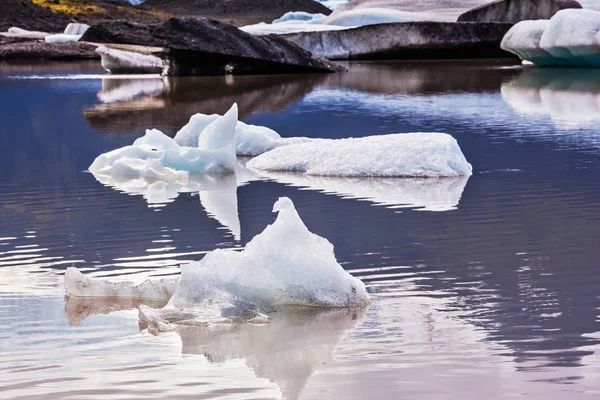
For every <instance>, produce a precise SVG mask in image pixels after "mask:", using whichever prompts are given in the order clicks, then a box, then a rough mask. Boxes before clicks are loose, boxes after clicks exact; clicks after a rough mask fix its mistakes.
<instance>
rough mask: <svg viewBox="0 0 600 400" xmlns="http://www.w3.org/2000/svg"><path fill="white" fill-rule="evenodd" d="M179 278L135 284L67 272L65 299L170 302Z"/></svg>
mask: <svg viewBox="0 0 600 400" xmlns="http://www.w3.org/2000/svg"><path fill="white" fill-rule="evenodd" d="M178 281H179V278H162V279H160V280H154V281H153V280H146V281H144V282H143V283H141V284H139V285H136V284H134V283H133V282H109V281H105V280H103V279H93V278H88V277H86V276H85V275H83V274H82V273H81V272H80V271H79V270H78V269H77V268H75V267H69V268H67V271H66V272H65V278H64V283H65V297H113V298H124V299H125V298H126V299H153V300H169V299H170V298H171V296H173V293H174V292H175V289H176V288H177V284H178Z"/></svg>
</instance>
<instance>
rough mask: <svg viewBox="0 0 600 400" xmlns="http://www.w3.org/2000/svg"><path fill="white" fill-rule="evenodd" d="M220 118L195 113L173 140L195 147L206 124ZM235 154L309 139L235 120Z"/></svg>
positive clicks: (264, 149) (265, 149) (202, 134)
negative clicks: (284, 136) (283, 136)
mask: <svg viewBox="0 0 600 400" xmlns="http://www.w3.org/2000/svg"><path fill="white" fill-rule="evenodd" d="M218 118H220V115H218V114H210V115H207V114H201V113H198V114H195V115H193V116H192V117H191V118H190V122H188V123H187V124H186V125H185V126H184V127H183V128H181V129H180V130H179V132H177V134H176V135H175V137H174V140H175V142H176V143H177V144H179V145H180V146H187V147H197V146H199V144H200V143H199V140H201V138H202V137H203V136H204V135H205V134H204V130H205V129H206V127H207V126H209V125H210V124H211V123H213V122H214V121H215V120H217V119H218ZM235 134H236V154H237V155H238V156H248V157H252V156H257V155H259V154H262V153H264V152H266V151H269V150H272V149H274V148H277V147H280V146H285V145H288V144H293V143H300V142H305V141H309V140H311V139H308V138H301V137H300V138H282V137H281V136H280V135H279V134H278V133H277V132H275V131H274V130H272V129H269V128H267V127H264V126H257V125H248V124H245V123H243V122H242V121H237V125H236V127H235Z"/></svg>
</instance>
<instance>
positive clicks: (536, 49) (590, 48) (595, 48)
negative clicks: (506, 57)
mask: <svg viewBox="0 0 600 400" xmlns="http://www.w3.org/2000/svg"><path fill="white" fill-rule="evenodd" d="M500 47H502V48H503V49H504V50H506V51H510V52H512V53H514V54H516V55H518V56H519V57H520V58H521V59H523V60H526V61H530V62H532V63H534V64H536V65H546V66H579V67H600V12H598V11H594V10H588V9H566V10H561V11H559V12H557V13H556V14H554V16H553V17H552V18H551V19H550V20H539V21H521V22H519V23H518V24H516V25H515V26H513V27H512V28H511V29H510V30H509V31H508V32H507V33H506V35H505V36H504V38H503V39H502V43H501V45H500Z"/></svg>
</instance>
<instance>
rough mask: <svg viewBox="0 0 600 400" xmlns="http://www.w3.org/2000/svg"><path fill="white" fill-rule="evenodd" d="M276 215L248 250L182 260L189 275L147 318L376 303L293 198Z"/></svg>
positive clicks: (187, 319)
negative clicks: (313, 229) (303, 217)
mask: <svg viewBox="0 0 600 400" xmlns="http://www.w3.org/2000/svg"><path fill="white" fill-rule="evenodd" d="M273 211H274V212H278V213H279V214H278V216H277V219H276V220H275V222H274V223H273V224H271V225H269V226H267V228H266V229H265V230H264V231H263V232H262V233H260V234H259V235H257V236H255V237H254V238H253V239H252V240H251V241H250V242H249V243H248V244H247V245H246V248H245V249H244V250H243V251H240V252H237V251H231V250H222V249H217V250H214V251H212V252H210V253H208V254H206V256H205V257H204V258H203V259H202V260H201V261H198V262H194V263H190V264H187V265H183V266H182V267H181V282H180V284H179V288H178V290H177V291H176V292H175V294H174V295H173V297H172V298H171V300H169V303H168V304H167V306H166V307H165V308H163V309H160V310H154V309H151V308H148V307H141V308H140V318H141V319H142V320H144V321H146V322H149V323H151V324H153V323H155V324H157V326H158V327H159V329H160V327H164V326H168V324H167V323H178V324H184V325H189V324H202V323H207V322H224V321H231V320H234V319H248V320H254V321H256V320H259V321H264V320H265V319H266V316H265V315H264V313H265V312H268V311H270V310H271V307H273V306H278V305H299V306H315V307H361V306H364V305H366V304H368V303H370V298H369V295H368V294H367V291H366V289H365V285H364V284H363V283H362V282H361V281H360V280H359V279H357V278H354V277H353V276H352V275H350V274H349V273H348V272H346V271H345V270H344V269H343V268H342V266H341V265H340V264H339V263H338V262H337V261H336V259H335V255H334V252H333V246H332V245H331V243H329V242H328V241H327V240H326V239H324V238H322V237H320V236H317V235H315V234H314V233H311V232H310V231H309V230H308V228H307V227H306V226H305V225H304V223H303V222H302V220H301V219H300V216H299V215H298V213H297V212H296V209H295V208H294V205H293V203H292V201H291V200H290V199H288V198H285V197H284V198H280V199H279V200H278V201H277V202H276V203H275V205H274V208H273Z"/></svg>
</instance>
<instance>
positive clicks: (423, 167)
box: [247, 133, 472, 178]
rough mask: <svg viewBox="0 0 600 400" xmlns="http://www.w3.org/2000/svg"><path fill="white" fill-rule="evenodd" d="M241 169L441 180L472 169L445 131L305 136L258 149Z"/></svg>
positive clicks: (468, 173)
mask: <svg viewBox="0 0 600 400" xmlns="http://www.w3.org/2000/svg"><path fill="white" fill-rule="evenodd" d="M247 167H248V168H250V169H257V170H267V171H289V172H303V173H306V174H309V175H321V176H347V177H413V178H442V177H457V176H470V175H471V173H472V167H471V164H469V163H468V162H467V160H466V158H465V156H464V155H463V153H462V151H461V149H460V147H459V146H458V143H457V142H456V139H454V138H453V137H452V136H450V135H448V134H445V133H404V134H391V135H381V136H368V137H363V138H350V139H320V140H311V141H308V142H305V143H297V144H290V145H287V146H282V147H278V148H276V149H274V150H271V151H268V152H266V153H263V154H261V155H260V156H258V157H256V158H254V159H252V160H250V161H249V162H248V163H247Z"/></svg>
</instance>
